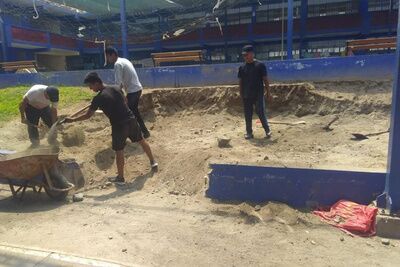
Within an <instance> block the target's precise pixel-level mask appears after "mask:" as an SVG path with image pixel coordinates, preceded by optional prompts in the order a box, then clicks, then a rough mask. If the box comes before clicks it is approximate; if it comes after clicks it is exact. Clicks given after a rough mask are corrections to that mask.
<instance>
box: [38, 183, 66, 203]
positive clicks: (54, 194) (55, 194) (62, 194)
mask: <svg viewBox="0 0 400 267" xmlns="http://www.w3.org/2000/svg"><path fill="white" fill-rule="evenodd" d="M44 191H46V194H47V195H48V196H49V197H50V198H51V199H54V200H56V201H63V200H65V198H66V197H67V196H68V191H55V190H51V189H50V188H48V187H46V186H45V187H44Z"/></svg>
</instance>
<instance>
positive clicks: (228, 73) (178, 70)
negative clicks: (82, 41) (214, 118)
mask: <svg viewBox="0 0 400 267" xmlns="http://www.w3.org/2000/svg"><path fill="white" fill-rule="evenodd" d="M267 66H268V71H269V77H270V80H271V81H272V82H288V81H335V80H337V81H351V80H384V79H392V78H393V71H394V68H395V57H394V55H393V54H385V55H366V56H353V57H334V58H323V59H301V60H289V61H269V62H267ZM238 67H239V64H215V65H195V66H178V67H161V68H143V69H138V70H137V71H138V75H139V78H140V80H141V82H142V83H143V85H144V86H145V87H148V88H157V87H185V86H206V85H223V84H236V83H237V69H238ZM98 72H99V74H100V76H101V77H102V78H103V79H104V81H105V82H107V83H113V81H114V77H113V71H112V70H98ZM86 73H87V71H69V72H46V73H38V74H0V88H4V87H9V86H14V85H30V84H35V83H42V84H51V85H69V86H81V85H82V81H83V78H84V76H85V74H86Z"/></svg>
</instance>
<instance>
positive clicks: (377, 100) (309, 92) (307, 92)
mask: <svg viewBox="0 0 400 267" xmlns="http://www.w3.org/2000/svg"><path fill="white" fill-rule="evenodd" d="M356 84H357V85H358V87H357V88H358V90H354V91H351V89H352V88H353V87H354V86H352V87H350V88H347V89H346V84H342V83H339V84H336V86H337V87H338V91H335V90H332V89H331V90H330V91H328V92H327V91H326V90H325V88H332V87H334V85H333V83H332V84H330V83H328V84H323V83H320V84H317V86H321V87H322V90H321V91H320V90H319V87H317V89H316V87H315V86H314V85H312V84H310V83H298V84H272V85H271V86H270V87H271V92H272V94H273V101H272V102H271V103H268V105H267V107H268V109H269V110H270V111H271V112H277V113H280V114H285V113H286V114H295V115H296V116H298V117H302V116H305V115H310V114H318V115H323V116H324V115H328V114H338V113H341V112H351V113H354V114H370V113H372V112H383V113H387V112H389V110H390V98H388V94H387V93H388V90H390V84H391V83H390V82H386V83H384V82H380V83H376V84H375V87H374V85H371V83H370V82H357V83H356ZM347 86H348V85H347ZM360 88H364V89H363V90H361V89H360ZM373 88H375V89H373ZM335 89H336V88H335ZM366 92H369V94H371V93H374V92H375V93H374V95H373V96H371V95H369V96H365V93H366ZM363 93H364V94H363ZM140 108H141V110H142V111H143V112H145V113H151V114H152V115H153V116H172V115H174V114H175V113H179V112H182V113H184V114H191V113H193V112H194V111H196V112H201V113H204V114H215V113H218V112H222V111H228V112H230V113H234V114H237V113H238V112H241V110H242V101H241V98H240V94H239V88H238V87H237V86H221V87H202V88H183V89H173V90H170V89H164V90H152V91H150V92H148V93H146V94H145V95H144V96H143V101H142V102H141V107H140Z"/></svg>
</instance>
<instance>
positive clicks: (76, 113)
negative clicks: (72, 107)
mask: <svg viewBox="0 0 400 267" xmlns="http://www.w3.org/2000/svg"><path fill="white" fill-rule="evenodd" d="M90 105H91V104H89V105H86V106H85V107H83V108H81V109H80V110H78V111H77V112H75V113H74V114H72V115H69V117H70V118H72V117H75V116H76V115H78V114H79V113H81V112H82V111H84V110H86V109H88V108H89V107H90Z"/></svg>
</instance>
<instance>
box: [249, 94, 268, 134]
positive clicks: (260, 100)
mask: <svg viewBox="0 0 400 267" xmlns="http://www.w3.org/2000/svg"><path fill="white" fill-rule="evenodd" d="M243 106H244V117H245V120H246V132H247V133H248V134H252V133H253V127H252V119H253V110H254V106H255V107H256V113H257V115H258V118H259V119H260V121H261V124H262V126H263V128H264V130H265V133H268V132H269V131H270V129H269V125H268V120H267V115H266V113H265V98H264V95H261V96H258V97H255V98H243Z"/></svg>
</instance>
